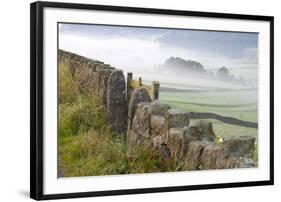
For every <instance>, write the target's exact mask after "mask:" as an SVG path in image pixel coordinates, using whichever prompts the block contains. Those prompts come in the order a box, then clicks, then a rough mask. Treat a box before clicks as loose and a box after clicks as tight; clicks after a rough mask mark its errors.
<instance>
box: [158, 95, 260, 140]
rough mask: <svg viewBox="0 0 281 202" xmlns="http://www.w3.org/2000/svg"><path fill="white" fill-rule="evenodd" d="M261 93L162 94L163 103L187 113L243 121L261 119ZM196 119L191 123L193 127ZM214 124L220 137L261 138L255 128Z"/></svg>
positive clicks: (219, 122) (218, 122)
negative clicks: (219, 116)
mask: <svg viewBox="0 0 281 202" xmlns="http://www.w3.org/2000/svg"><path fill="white" fill-rule="evenodd" d="M257 100H258V93H257V91H255V90H244V91H234V90H232V91H189V92H188V91H186V92H176V91H161V90H160V101H163V102H165V103H168V104H170V105H171V106H172V107H175V108H178V109H183V110H186V111H188V112H209V113H215V114H218V115H222V116H228V117H233V118H237V119H240V120H244V121H250V122H257V120H258V110H257V108H258V103H257ZM196 121H197V120H195V119H194V120H191V124H192V123H194V122H196ZM210 121H212V122H213V128H214V131H215V133H216V135H217V136H219V137H224V138H229V137H232V136H235V135H253V136H255V137H258V130H257V129H254V128H248V127H242V126H236V125H231V124H226V123H223V122H221V121H218V120H210Z"/></svg>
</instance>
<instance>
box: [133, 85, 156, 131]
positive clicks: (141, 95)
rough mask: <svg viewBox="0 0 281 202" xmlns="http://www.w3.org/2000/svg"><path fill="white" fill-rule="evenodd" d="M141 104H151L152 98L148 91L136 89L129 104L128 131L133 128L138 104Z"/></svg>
mask: <svg viewBox="0 0 281 202" xmlns="http://www.w3.org/2000/svg"><path fill="white" fill-rule="evenodd" d="M140 102H151V98H150V96H149V94H148V92H147V90H146V89H145V88H143V87H141V88H138V89H135V90H134V91H133V92H132V94H131V98H130V102H129V104H128V130H130V129H131V127H132V121H133V118H134V115H135V111H136V107H137V104H138V103H140Z"/></svg>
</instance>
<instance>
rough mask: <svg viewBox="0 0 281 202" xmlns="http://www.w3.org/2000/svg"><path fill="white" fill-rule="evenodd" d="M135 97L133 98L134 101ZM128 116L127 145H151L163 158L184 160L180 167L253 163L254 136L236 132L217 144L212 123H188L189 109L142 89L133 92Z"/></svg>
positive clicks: (242, 165) (211, 167)
mask: <svg viewBox="0 0 281 202" xmlns="http://www.w3.org/2000/svg"><path fill="white" fill-rule="evenodd" d="M133 100H135V101H133ZM131 101H132V102H130V105H129V112H131V114H130V115H129V116H128V118H129V120H128V122H130V127H128V130H127V140H128V142H127V143H128V148H130V149H132V148H133V147H134V146H140V145H141V146H144V147H150V148H152V149H153V150H155V151H156V152H158V153H159V154H160V155H162V157H163V158H164V159H165V158H166V159H171V158H176V159H177V160H179V161H181V162H184V165H183V168H182V170H206V169H226V168H244V167H254V166H255V162H254V161H253V159H252V157H253V152H254V145H255V138H254V137H251V136H237V137H234V138H232V139H229V140H226V141H225V142H223V143H221V144H218V143H216V141H215V133H214V131H213V125H212V123H211V122H208V121H202V120H200V121H198V122H197V123H195V124H194V125H190V124H189V121H190V115H189V113H188V112H183V111H180V110H175V109H172V108H171V106H170V105H168V104H164V103H161V102H159V101H153V102H152V101H151V100H149V99H148V98H147V94H146V93H145V91H144V90H143V89H136V90H134V92H133V93H132V97H131Z"/></svg>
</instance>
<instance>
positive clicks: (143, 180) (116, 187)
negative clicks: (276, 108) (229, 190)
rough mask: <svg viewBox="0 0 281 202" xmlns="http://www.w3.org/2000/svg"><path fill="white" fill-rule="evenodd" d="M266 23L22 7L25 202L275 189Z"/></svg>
mask: <svg viewBox="0 0 281 202" xmlns="http://www.w3.org/2000/svg"><path fill="white" fill-rule="evenodd" d="M273 20H274V18H273V17H272V16H257V15H245V14H243V15H242V14H241V15H240V14H227V13H212V12H196V11H183V10H166V9H155V8H135V7H119V6H103V5H87V4H72V3H56V2H35V3H32V4H31V26H30V27H31V32H30V34H31V36H30V39H31V54H30V60H31V115H30V116H31V140H30V141H31V144H30V146H31V148H30V150H31V151H30V155H31V165H30V177H31V178H30V194H31V198H33V199H36V200H42V199H59V198H74V197H90V196H105V195H119V194H137V193H153V192H169V191H186V190H198V189H214V188H226V187H244V186H258V185H273V170H274V164H273V151H274V149H273V71H274V70H273V65H274V53H273V50H274V48H273V45H274V41H273V40H274V39H273V33H274V24H273V22H274V21H273Z"/></svg>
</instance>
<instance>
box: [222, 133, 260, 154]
mask: <svg viewBox="0 0 281 202" xmlns="http://www.w3.org/2000/svg"><path fill="white" fill-rule="evenodd" d="M223 148H224V152H225V153H226V154H227V155H230V156H238V157H248V158H252V157H253V153H254V150H255V137H252V136H246V135H244V136H235V137H233V138H231V139H228V140H226V141H224V142H223Z"/></svg>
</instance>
